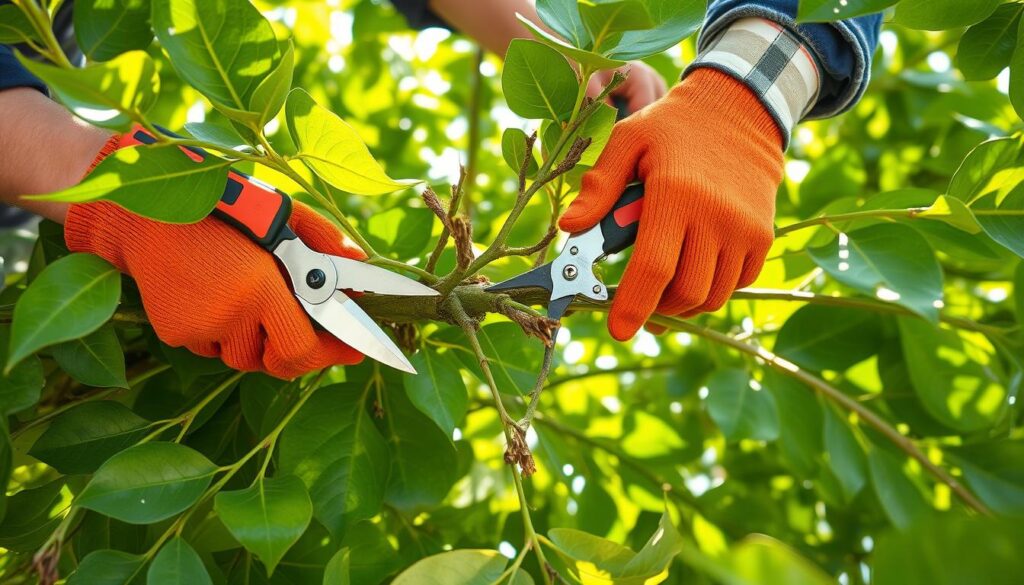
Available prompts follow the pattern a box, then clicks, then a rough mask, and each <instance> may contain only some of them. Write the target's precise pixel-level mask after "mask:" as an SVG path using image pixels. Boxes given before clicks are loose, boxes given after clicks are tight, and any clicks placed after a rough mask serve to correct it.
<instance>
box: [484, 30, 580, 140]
mask: <svg viewBox="0 0 1024 585" xmlns="http://www.w3.org/2000/svg"><path fill="white" fill-rule="evenodd" d="M579 86H580V84H579V81H578V80H577V79H576V73H575V72H573V70H572V67H571V66H569V62H568V61H566V60H565V57H563V56H562V55H561V54H560V53H559V52H558V51H556V50H554V49H552V48H551V47H549V46H547V45H544V44H541V43H538V42H536V41H530V40H526V39H515V40H513V41H512V43H511V44H509V46H508V53H506V55H505V67H504V70H503V71H502V74H501V89H502V91H503V92H504V94H505V101H506V102H508V107H509V109H511V110H512V111H513V112H515V113H516V114H519V115H520V116H522V117H524V118H532V119H544V118H546V119H549V120H565V119H567V118H568V117H569V115H570V114H571V113H572V109H573V106H574V105H575V103H576V94H577V93H578V92H579Z"/></svg>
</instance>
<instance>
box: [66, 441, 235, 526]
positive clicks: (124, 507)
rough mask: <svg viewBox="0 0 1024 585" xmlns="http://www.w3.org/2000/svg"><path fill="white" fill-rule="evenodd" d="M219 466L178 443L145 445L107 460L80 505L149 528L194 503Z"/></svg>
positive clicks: (79, 501) (89, 485)
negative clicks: (146, 525) (147, 525)
mask: <svg viewBox="0 0 1024 585" xmlns="http://www.w3.org/2000/svg"><path fill="white" fill-rule="evenodd" d="M216 472H217V466H216V465H214V464H213V463H210V461H209V460H208V459H207V458H206V457H204V456H202V455H201V454H199V453H198V452H196V451H194V450H192V449H190V448H189V447H186V446H184V445H179V444H177V443H143V444H141V445H136V446H134V447H131V448H129V449H126V450H124V451H121V452H120V453H118V454H116V455H114V456H113V457H111V458H110V459H108V460H107V461H106V462H105V463H104V464H103V465H102V466H100V468H99V469H98V470H97V471H96V474H95V475H93V477H92V480H91V481H89V484H88V485H86V486H85V489H84V490H82V493H80V494H79V495H78V498H77V499H76V500H75V503H76V504H78V505H79V506H81V507H83V508H88V509H90V510H96V511H97V512H100V513H101V514H106V515H107V516H110V517H112V518H116V519H118V520H121V521H124V522H129V523H132V524H150V523H153V522H158V521H160V520H163V519H165V518H170V517H171V516H173V515H175V514H177V513H178V512H181V511H183V510H185V509H186V508H188V507H189V506H191V505H192V504H194V503H195V502H196V500H198V499H199V496H201V495H202V494H203V492H204V491H205V490H206V486H208V485H210V480H211V479H213V475H214V473H216Z"/></svg>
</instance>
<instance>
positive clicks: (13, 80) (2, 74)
mask: <svg viewBox="0 0 1024 585" xmlns="http://www.w3.org/2000/svg"><path fill="white" fill-rule="evenodd" d="M12 87H31V88H35V89H38V90H39V91H41V92H43V93H46V85H45V84H43V82H42V81H40V80H39V78H38V77H36V76H34V75H32V74H31V73H29V72H28V70H26V69H25V68H24V67H22V66H21V63H19V62H18V60H17V59H16V58H15V57H14V51H12V50H11V48H10V47H8V46H7V45H0V91H2V90H5V89H11V88H12Z"/></svg>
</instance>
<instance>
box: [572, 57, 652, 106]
mask: <svg viewBox="0 0 1024 585" xmlns="http://www.w3.org/2000/svg"><path fill="white" fill-rule="evenodd" d="M616 71H619V72H621V73H623V74H626V73H628V75H626V80H625V81H623V82H622V85H620V86H619V87H617V88H615V90H614V91H612V93H611V97H613V98H620V99H622V100H623V101H625V102H626V105H627V106H628V107H629V113H631V114H632V113H633V112H637V111H639V110H641V109H643V108H644V107H646V106H647V105H649V104H651V103H653V102H654V101H655V100H657V99H658V98H660V97H661V96H663V95H665V93H666V92H667V91H668V86H667V85H665V80H664V79H663V78H662V77H661V75H659V74H658V72H657V71H655V70H654V68H653V67H651V66H650V65H648V64H647V63H644V62H643V61H630V62H629V63H627V64H626V65H623V66H622V67H619V68H618V69H611V70H605V71H599V72H597V73H595V74H594V75H593V76H591V78H590V82H589V83H588V84H587V96H589V97H592V98H594V97H597V96H598V94H600V93H601V90H602V89H603V88H604V86H606V85H608V82H609V81H611V80H612V75H614V74H615V72H616ZM613 105H614V104H613Z"/></svg>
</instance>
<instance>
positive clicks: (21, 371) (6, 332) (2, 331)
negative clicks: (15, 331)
mask: <svg viewBox="0 0 1024 585" xmlns="http://www.w3.org/2000/svg"><path fill="white" fill-rule="evenodd" d="M10 341H11V326H10V325H0V360H3V363H5V364H6V363H7V353H8V351H7V349H8V348H9V347H10V345H11V343H10ZM44 384H46V379H45V378H44V377H43V364H42V362H41V361H40V360H39V358H38V357H36V356H29V357H27V358H25V359H24V360H22V361H20V362H18V365H16V366H14V368H13V369H11V371H10V372H7V373H5V374H3V375H0V418H2V417H4V416H7V415H9V414H14V413H16V412H19V411H22V410H25V409H26V408H29V407H31V406H32V405H34V404H35V403H36V402H38V401H39V393H40V391H41V390H42V389H43V385H44Z"/></svg>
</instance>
